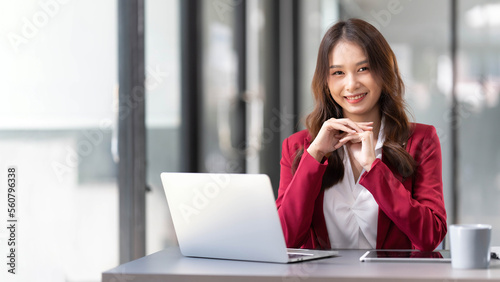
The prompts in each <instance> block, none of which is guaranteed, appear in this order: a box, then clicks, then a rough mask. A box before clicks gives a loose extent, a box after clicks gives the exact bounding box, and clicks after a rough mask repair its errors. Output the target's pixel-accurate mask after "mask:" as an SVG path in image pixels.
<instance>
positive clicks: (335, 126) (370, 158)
mask: <svg viewBox="0 0 500 282" xmlns="http://www.w3.org/2000/svg"><path fill="white" fill-rule="evenodd" d="M343 145H347V148H348V150H349V151H350V153H351V156H352V157H354V159H356V161H357V162H358V163H359V164H360V165H361V166H362V167H363V168H364V169H365V170H366V171H370V168H371V166H372V164H373V162H374V161H375V159H376V157H375V141H374V137H373V122H354V121H352V120H350V119H348V118H342V119H335V118H331V119H329V120H327V121H325V122H324V123H323V125H322V126H321V129H320V130H319V132H318V135H317V136H316V138H315V139H314V141H313V142H312V143H311V145H310V146H309V148H308V149H307V152H308V153H309V154H310V155H311V156H312V157H314V158H315V159H316V160H317V161H318V162H321V161H322V160H323V158H324V157H325V156H326V157H328V156H329V154H330V153H331V152H333V151H335V150H337V149H338V148H340V147H342V146H343Z"/></svg>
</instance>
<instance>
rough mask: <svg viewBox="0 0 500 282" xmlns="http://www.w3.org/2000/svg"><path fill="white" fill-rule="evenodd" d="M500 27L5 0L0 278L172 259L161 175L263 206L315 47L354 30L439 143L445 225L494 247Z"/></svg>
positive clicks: (488, 16) (315, 0)
mask: <svg viewBox="0 0 500 282" xmlns="http://www.w3.org/2000/svg"><path fill="white" fill-rule="evenodd" d="M127 13H128V14H127ZM499 14H500V1H465V0H456V1H453V0H447V1H445V0H442V1H432V0H422V1H411V0H383V1H382V0H380V1H371V0H355V1H352V0H350V1H348V0H307V1H305V0H275V1H271V0H186V1H183V0H141V1H116V0H114V1H113V0H107V1H96V0H91V1H82V0H71V1H70V0H64V1H62V0H24V1H8V0H0V85H1V87H2V89H1V91H0V95H1V101H2V103H0V164H1V165H0V181H1V182H0V183H3V184H1V185H2V187H4V188H2V189H1V190H0V191H2V192H0V218H2V219H3V218H5V220H2V222H5V224H7V221H6V219H7V212H6V211H7V192H6V185H5V183H7V182H6V178H7V175H6V174H7V167H8V166H11V165H14V166H16V167H17V169H18V190H17V207H18V212H17V216H18V218H19V222H18V230H17V241H18V249H17V257H18V265H17V270H18V274H17V275H15V276H12V275H9V276H6V275H7V266H6V258H5V256H2V257H3V259H0V277H2V279H1V281H51V282H52V281H100V277H101V272H103V271H106V270H108V269H111V268H113V267H115V266H117V265H118V264H120V263H123V262H126V261H129V260H132V259H135V258H137V257H140V256H143V255H147V254H151V253H154V252H156V251H159V250H161V249H164V248H167V247H169V246H172V245H175V244H176V238H175V234H174V232H173V227H172V223H171V219H170V216H169V213H168V207H167V204H166V199H165V195H164V193H163V188H162V186H161V182H160V173H161V172H164V171H171V172H175V171H193V172H237V173H265V174H268V175H269V176H270V177H271V180H272V184H273V188H274V190H275V191H276V190H277V188H278V184H279V160H280V156H281V153H280V152H281V142H282V141H283V139H284V138H286V137H287V136H289V135H290V134H292V133H293V132H295V131H297V130H300V129H303V128H304V125H303V120H304V117H305V116H306V115H307V114H308V113H309V112H310V111H311V110H312V106H313V104H312V98H311V91H310V84H311V79H312V75H313V71H314V68H315V64H316V56H317V49H318V46H319V43H320V40H321V38H322V36H323V34H324V32H325V31H326V30H327V29H328V28H329V27H330V26H331V25H332V24H334V23H335V22H336V21H338V20H342V19H347V18H351V17H356V18H361V19H364V20H366V21H368V22H370V23H372V24H373V25H375V26H376V27H377V28H378V29H379V30H380V31H381V32H382V34H383V35H384V36H385V37H386V39H387V40H388V42H389V43H390V45H391V47H392V48H393V50H394V52H395V54H396V56H397V59H398V63H399V66H400V70H401V72H402V76H403V79H404V81H405V83H406V99H407V101H408V103H409V105H410V109H411V111H410V112H411V114H412V116H413V119H414V120H415V121H418V122H421V123H427V124H432V125H434V126H435V127H436V129H437V132H438V135H439V137H440V140H441V147H442V153H443V182H444V193H445V201H446V207H447V211H448V216H449V218H448V223H449V224H452V223H487V224H492V225H493V241H492V244H493V245H496V246H498V245H500V209H498V202H499V200H500V149H499V148H498V143H499V142H498V139H497V137H498V138H500V133H499V129H500V128H499V126H498V121H499V120H500V106H499V94H500V18H499V17H498V15H499ZM134 34H135V35H139V36H138V37H134V36H133V35H134ZM134 44H135V45H134ZM130 46H132V48H129V47H130ZM133 46H135V47H137V46H138V47H137V48H135V49H134V47H133ZM127 50H128V51H130V50H132V53H131V54H132V56H134V58H136V59H137V60H132V61H130V60H129V61H127V56H126V55H123V54H128V53H127V52H128V51H127ZM134 50H135V51H134ZM134 52H135V53H134ZM130 62H132V63H130ZM127 72H134V73H135V74H136V75H135V79H136V81H138V82H137V83H138V84H137V85H138V86H140V87H141V88H140V90H141V91H136V92H132V98H134V97H135V102H137V103H135V104H130V103H129V104H127V101H134V100H133V99H132V100H124V99H126V97H129V98H130V93H131V92H130V91H129V90H130V87H129V88H127V83H126V82H129V85H134V84H133V83H134V82H133V81H132V84H130V81H127V78H126V76H125V75H124V74H125V73H127ZM453 74H455V75H453ZM127 89H128V90H127ZM132 89H133V88H132ZM127 91H129V92H127ZM127 93H128V95H129V96H127ZM134 93H135V94H136V96H134ZM124 97H125V98H124ZM137 111H139V114H137V115H135V114H134V113H136V112H137ZM130 117H133V119H134V122H135V123H128V124H125V123H124V121H125V120H127V119H128V118H130ZM137 128H139V129H140V130H135V129H137ZM122 133H128V134H122ZM137 138H139V139H137ZM137 140H139V141H141V140H142V141H141V142H142V143H141V142H136V141H137ZM127 142H129V143H133V144H136V145H137V144H138V145H137V146H139V147H134V148H136V149H133V150H130V151H123V150H122V151H120V146H121V145H120V144H129V143H127ZM134 142H135V143H134ZM136 145H134V146H136ZM122 147H124V146H122ZM137 148H139V149H137ZM136 160H139V163H140V164H142V163H143V164H144V165H142V166H141V165H140V166H139V169H138V170H136V172H134V173H132V176H133V175H135V173H137V174H138V175H139V176H138V177H137V178H134V179H139V180H140V181H135V180H134V184H133V187H134V188H133V189H135V190H133V191H134V192H131V190H130V189H129V190H127V189H128V188H127V187H126V186H127V185H128V184H130V183H129V182H127V181H128V180H127V179H130V178H127V177H130V173H128V171H126V170H125V169H124V167H125V166H124V165H133V164H135V163H137V162H136ZM120 172H121V173H120ZM141 177H142V178H141ZM141 179H142V180H141ZM124 183H125V184H124ZM126 201H129V202H128V204H127V203H126ZM130 203H133V204H130ZM132 216H133V218H132ZM131 218H132V219H131ZM2 225H3V224H2ZM7 231H8V230H7V229H6V228H4V227H2V228H0V254H7V242H6V240H7V238H8V236H9V234H7ZM130 250H133V251H132V252H129V251H130ZM4 260H5V262H4ZM3 277H5V279H4V278H3Z"/></svg>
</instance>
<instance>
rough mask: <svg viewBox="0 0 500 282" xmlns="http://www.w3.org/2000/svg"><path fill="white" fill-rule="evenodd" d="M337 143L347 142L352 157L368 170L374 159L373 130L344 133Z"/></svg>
mask: <svg viewBox="0 0 500 282" xmlns="http://www.w3.org/2000/svg"><path fill="white" fill-rule="evenodd" d="M339 137H340V136H339ZM338 144H342V145H344V144H347V146H348V148H349V151H351V154H352V156H353V157H354V159H356V161H357V162H358V163H359V164H360V165H361V166H362V167H363V168H364V169H365V170H366V171H370V169H371V167H372V164H373V162H374V161H375V159H376V156H375V141H374V138H373V131H364V132H361V133H349V134H344V136H343V137H342V138H341V139H340V140H339V141H338ZM342 145H341V146H342Z"/></svg>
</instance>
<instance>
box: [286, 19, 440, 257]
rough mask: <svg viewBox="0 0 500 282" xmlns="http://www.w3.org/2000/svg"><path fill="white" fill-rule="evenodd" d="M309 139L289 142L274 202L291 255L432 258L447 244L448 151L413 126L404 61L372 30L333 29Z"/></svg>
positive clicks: (324, 46)
mask: <svg viewBox="0 0 500 282" xmlns="http://www.w3.org/2000/svg"><path fill="white" fill-rule="evenodd" d="M312 90H313V94H314V99H315V102H316V105H315V108H314V110H313V111H312V112H311V113H310V114H309V115H308V117H307V119H306V126H307V130H303V131H300V132H297V133H295V134H293V135H291V136H290V137H288V138H287V139H285V141H284V142H283V147H282V159H281V179H280V186H279V193H278V199H277V201H276V204H277V207H278V211H279V215H280V219H281V224H282V227H283V232H284V235H285V238H286V241H287V244H288V246H289V247H303V248H321V249H330V248H334V249H339V248H351V249H375V248H376V249H420V250H433V249H435V248H436V247H437V246H438V245H439V243H440V242H441V241H442V240H443V238H444V236H445V235H446V231H447V228H446V211H445V207H444V199H443V184H442V179H441V148H440V144H439V139H438V137H437V134H436V130H435V128H434V127H433V126H430V125H424V124H418V123H410V122H409V119H408V117H407V115H406V107H405V102H404V99H403V90H404V84H403V82H402V80H401V77H400V74H399V69H398V65H397V61H396V57H395V55H394V53H393V52H392V50H391V48H390V46H389V44H388V43H387V41H386V40H385V39H384V37H383V36H382V34H380V32H379V31H378V30H377V29H376V28H375V27H373V26H372V25H370V24H369V23H367V22H365V21H362V20H359V19H350V20H347V21H344V22H339V23H337V24H336V25H334V26H333V27H331V28H330V29H329V30H328V31H327V32H326V34H325V36H324V37H323V40H322V42H321V44H320V47H319V52H318V59H317V64H316V70H315V73H314V77H313V81H312Z"/></svg>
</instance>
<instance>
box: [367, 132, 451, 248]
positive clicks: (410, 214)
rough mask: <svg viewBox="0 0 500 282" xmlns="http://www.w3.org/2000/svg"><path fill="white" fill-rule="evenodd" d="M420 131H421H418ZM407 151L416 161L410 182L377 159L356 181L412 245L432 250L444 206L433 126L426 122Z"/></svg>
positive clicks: (442, 227) (442, 231)
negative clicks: (424, 128)
mask: <svg viewBox="0 0 500 282" xmlns="http://www.w3.org/2000/svg"><path fill="white" fill-rule="evenodd" d="M421 134H422V133H421ZM412 142H413V143H416V144H414V147H415V148H413V149H410V154H411V155H412V156H413V158H414V159H415V161H416V163H417V167H416V170H415V173H414V176H413V177H414V179H413V186H412V185H411V184H410V185H408V186H410V188H409V189H408V188H407V187H405V186H404V185H403V184H402V182H401V180H400V178H401V177H399V178H398V177H396V176H395V175H394V173H393V172H392V171H391V170H390V169H389V167H388V166H387V165H386V164H385V163H384V162H382V161H381V160H379V159H377V160H376V161H375V162H374V163H373V164H372V168H371V169H370V171H369V172H366V173H364V174H363V175H362V176H361V179H360V183H361V184H362V185H363V186H364V187H365V188H366V189H368V190H369V191H370V192H371V193H372V195H373V197H374V198H375V200H376V201H377V203H378V204H379V207H380V209H381V210H382V211H383V212H384V213H385V214H386V215H387V216H388V217H389V218H390V219H391V220H392V221H393V222H394V224H395V225H396V226H397V227H398V228H399V229H400V230H401V231H402V232H403V233H405V234H406V235H407V236H408V238H409V239H410V241H411V242H412V244H413V246H414V248H416V249H419V250H424V251H431V250H434V249H435V248H436V247H437V246H438V245H439V244H440V243H441V241H442V240H443V239H444V237H445V235H446V232H447V226H446V210H445V207H444V198H443V183H442V177H441V174H442V160H441V146H440V143H439V138H438V136H437V134H436V130H435V128H434V127H432V126H428V127H427V128H426V130H425V132H423V137H422V139H420V140H413V141H412Z"/></svg>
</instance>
